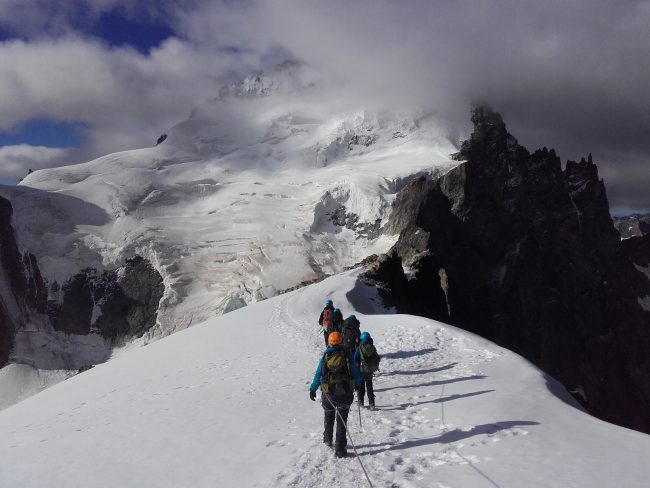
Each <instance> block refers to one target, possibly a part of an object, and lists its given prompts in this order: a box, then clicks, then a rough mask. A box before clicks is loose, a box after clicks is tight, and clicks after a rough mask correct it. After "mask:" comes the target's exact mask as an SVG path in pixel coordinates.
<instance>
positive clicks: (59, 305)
mask: <svg viewBox="0 0 650 488" xmlns="http://www.w3.org/2000/svg"><path fill="white" fill-rule="evenodd" d="M11 217H12V207H11V204H10V202H9V201H8V200H6V199H4V198H2V197H0V367H2V366H3V365H4V364H6V363H7V360H8V359H9V354H10V352H11V349H12V347H13V343H14V340H15V335H16V331H17V330H18V328H19V327H20V326H21V325H22V324H23V323H26V322H27V321H28V320H29V318H30V317H32V316H35V315H42V316H43V317H45V316H49V319H50V322H51V324H52V325H53V327H54V329H55V330H59V331H62V332H65V333H68V334H80V335H85V334H90V333H97V334H99V335H101V336H103V337H104V338H106V339H109V340H110V341H111V342H113V343H116V342H119V341H121V340H123V339H127V338H131V337H139V336H141V335H142V334H144V333H145V332H146V331H147V330H148V329H150V328H151V327H152V326H153V325H155V323H156V317H157V313H158V304H159V302H160V299H161V298H162V295H163V293H164V285H163V281H162V277H161V276H160V274H159V273H158V272H157V271H156V270H155V269H154V268H153V266H151V263H149V262H148V261H147V260H145V259H143V258H142V257H140V256H135V257H133V258H131V259H128V260H127V261H126V263H125V264H124V265H123V266H121V267H120V268H118V269H116V270H111V271H104V272H102V273H101V274H100V273H98V272H97V271H96V270H94V269H86V270H83V271H82V272H80V273H78V274H76V275H75V276H73V277H72V278H70V279H69V280H68V281H66V283H64V284H63V285H61V286H59V284H57V283H52V284H51V286H50V289H49V292H50V299H49V300H48V287H47V285H46V283H45V280H44V279H43V277H42V276H41V273H40V270H39V267H38V263H37V260H36V257H35V256H34V255H32V254H30V253H27V252H25V253H23V254H21V253H20V251H19V249H18V246H17V244H16V239H15V235H14V231H13V228H12V226H11ZM57 298H58V299H57Z"/></svg>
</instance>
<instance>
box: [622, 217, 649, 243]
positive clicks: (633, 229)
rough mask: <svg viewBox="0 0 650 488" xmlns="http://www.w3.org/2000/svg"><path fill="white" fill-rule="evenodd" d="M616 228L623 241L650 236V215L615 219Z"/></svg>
mask: <svg viewBox="0 0 650 488" xmlns="http://www.w3.org/2000/svg"><path fill="white" fill-rule="evenodd" d="M614 227H616V230H617V231H618V233H619V234H621V237H622V238H623V239H629V238H630V237H638V236H644V235H647V234H650V214H645V215H641V214H634V215H628V216H627V217H614Z"/></svg>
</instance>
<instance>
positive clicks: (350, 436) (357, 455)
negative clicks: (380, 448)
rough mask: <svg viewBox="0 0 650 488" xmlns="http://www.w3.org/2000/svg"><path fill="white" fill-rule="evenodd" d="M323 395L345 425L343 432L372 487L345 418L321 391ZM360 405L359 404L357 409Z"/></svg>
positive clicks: (372, 487) (371, 487) (371, 486)
mask: <svg viewBox="0 0 650 488" xmlns="http://www.w3.org/2000/svg"><path fill="white" fill-rule="evenodd" d="M323 396H324V397H325V398H327V401H328V402H329V404H330V406H331V407H332V408H333V409H334V411H335V412H336V415H338V417H339V420H340V421H341V422H343V425H344V426H345V433H346V434H347V436H348V439H350V444H351V445H352V449H353V450H354V454H355V456H356V458H357V461H359V465H360V466H361V469H362V470H363V474H364V476H365V477H366V480H367V481H368V485H369V486H370V488H374V486H373V485H372V481H370V477H369V476H368V472H367V471H366V468H365V467H364V465H363V463H362V462H361V458H360V457H359V453H358V452H357V446H355V445H354V441H353V440H352V435H350V429H348V424H347V422H346V421H345V420H343V416H342V415H341V414H340V412H339V409H338V408H336V407H335V406H334V403H333V402H332V400H330V397H329V396H328V395H327V393H325V392H323ZM360 409H361V407H360V406H359V411H361V410H360Z"/></svg>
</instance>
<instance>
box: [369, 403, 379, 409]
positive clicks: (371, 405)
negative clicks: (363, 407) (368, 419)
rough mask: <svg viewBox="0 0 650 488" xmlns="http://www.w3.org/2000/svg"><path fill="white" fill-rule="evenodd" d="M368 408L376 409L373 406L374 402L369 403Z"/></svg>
mask: <svg viewBox="0 0 650 488" xmlns="http://www.w3.org/2000/svg"><path fill="white" fill-rule="evenodd" d="M368 410H377V409H376V408H375V404H374V403H371V404H369V405H368Z"/></svg>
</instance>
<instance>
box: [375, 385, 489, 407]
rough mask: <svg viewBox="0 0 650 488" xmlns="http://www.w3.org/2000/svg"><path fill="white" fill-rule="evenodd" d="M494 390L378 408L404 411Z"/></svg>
mask: <svg viewBox="0 0 650 488" xmlns="http://www.w3.org/2000/svg"><path fill="white" fill-rule="evenodd" d="M493 391H495V390H481V391H473V392H471V393H461V394H457V395H449V396H446V397H440V398H436V399H434V400H427V401H426V402H408V403H402V404H400V405H397V406H394V407H382V406H381V405H380V406H379V407H378V409H379V410H406V409H407V408H412V407H419V406H421V405H427V404H429V403H444V402H450V401H452V400H458V399H459V398H467V397H472V396H477V395H483V394H484V393H491V392H493Z"/></svg>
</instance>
